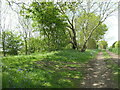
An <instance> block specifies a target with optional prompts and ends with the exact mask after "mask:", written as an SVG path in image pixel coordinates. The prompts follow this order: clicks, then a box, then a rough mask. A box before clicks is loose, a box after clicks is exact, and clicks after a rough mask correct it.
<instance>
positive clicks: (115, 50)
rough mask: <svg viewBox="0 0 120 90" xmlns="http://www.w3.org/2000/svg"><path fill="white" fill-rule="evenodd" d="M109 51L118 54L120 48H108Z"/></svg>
mask: <svg viewBox="0 0 120 90" xmlns="http://www.w3.org/2000/svg"><path fill="white" fill-rule="evenodd" d="M109 51H111V52H113V53H116V54H119V55H120V48H109Z"/></svg>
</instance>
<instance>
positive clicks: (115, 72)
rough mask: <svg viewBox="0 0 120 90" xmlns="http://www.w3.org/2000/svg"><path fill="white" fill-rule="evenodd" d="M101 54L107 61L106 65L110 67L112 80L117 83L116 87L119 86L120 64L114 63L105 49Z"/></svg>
mask: <svg viewBox="0 0 120 90" xmlns="http://www.w3.org/2000/svg"><path fill="white" fill-rule="evenodd" d="M103 55H104V58H105V61H106V63H107V67H108V68H110V69H112V73H113V80H115V81H116V82H117V83H118V87H119V88H120V66H119V65H118V64H117V63H115V61H114V59H111V58H112V57H111V56H110V55H109V54H108V53H107V52H106V51H105V50H104V51H103Z"/></svg>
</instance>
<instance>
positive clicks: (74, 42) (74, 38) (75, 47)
mask: <svg viewBox="0 0 120 90" xmlns="http://www.w3.org/2000/svg"><path fill="white" fill-rule="evenodd" d="M72 32H73V38H72V42H73V43H72V45H73V46H72V48H73V49H78V47H77V40H76V32H75V29H74V26H73V25H72Z"/></svg>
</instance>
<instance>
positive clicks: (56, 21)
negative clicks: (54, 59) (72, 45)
mask: <svg viewBox="0 0 120 90" xmlns="http://www.w3.org/2000/svg"><path fill="white" fill-rule="evenodd" d="M21 14H24V15H25V16H26V17H28V18H31V19H32V21H33V24H32V26H33V27H34V28H36V30H37V31H39V32H40V36H42V39H43V40H44V41H45V46H46V47H48V50H57V49H61V48H63V47H65V46H66V45H67V44H68V35H67V32H66V29H67V27H66V26H67V23H66V20H65V17H63V16H61V15H60V13H59V10H58V8H57V7H56V6H55V5H54V4H53V2H32V4H30V8H27V9H23V10H22V11H21Z"/></svg>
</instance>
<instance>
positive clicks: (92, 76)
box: [81, 52, 117, 88]
mask: <svg viewBox="0 0 120 90" xmlns="http://www.w3.org/2000/svg"><path fill="white" fill-rule="evenodd" d="M87 67H88V68H86V69H85V72H86V73H85V76H86V77H85V78H84V80H83V81H82V83H81V86H82V88H116V87H117V84H116V83H115V82H114V81H113V80H112V70H111V69H109V68H107V64H106V61H105V59H104V57H103V53H102V52H100V53H99V54H98V56H97V58H96V59H95V60H91V61H90V62H89V64H88V65H87Z"/></svg>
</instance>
